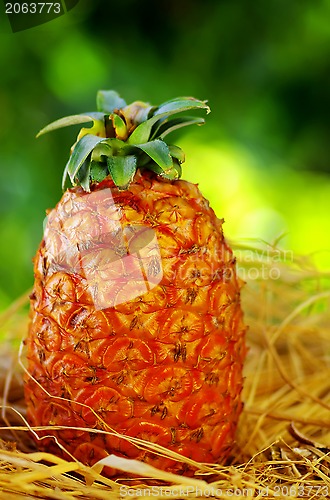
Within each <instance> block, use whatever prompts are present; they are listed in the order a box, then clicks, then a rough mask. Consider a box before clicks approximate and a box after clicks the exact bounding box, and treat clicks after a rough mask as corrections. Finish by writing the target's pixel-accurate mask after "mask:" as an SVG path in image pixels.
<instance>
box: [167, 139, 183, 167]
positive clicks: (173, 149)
mask: <svg viewBox="0 0 330 500" xmlns="http://www.w3.org/2000/svg"><path fill="white" fill-rule="evenodd" d="M168 149H169V150H170V155H171V156H172V158H176V159H177V160H178V162H179V163H184V161H185V154H184V152H183V151H182V149H181V148H179V146H174V145H172V144H171V145H169V147H168Z"/></svg>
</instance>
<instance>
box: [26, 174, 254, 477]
mask: <svg viewBox="0 0 330 500" xmlns="http://www.w3.org/2000/svg"><path fill="white" fill-rule="evenodd" d="M109 189H111V194H112V199H113V201H114V202H115V204H116V207H117V211H116V214H117V215H116V217H117V219H118V217H119V220H120V225H121V227H122V228H123V231H124V232H125V230H126V231H128V232H129V231H131V228H133V233H134V231H135V229H136V227H142V228H144V227H147V228H152V230H153V231H154V232H155V234H156V235H157V241H158V245H159V251H160V255H161V266H162V278H161V280H160V282H159V283H158V284H155V286H154V287H153V288H151V289H150V290H149V291H147V292H146V293H144V294H143V295H140V296H138V297H135V298H133V299H130V300H128V301H126V302H125V301H124V297H125V287H126V288H127V287H129V289H130V291H132V289H134V286H135V282H134V279H132V280H130V282H129V283H128V284H127V282H125V281H120V280H119V282H118V279H117V282H115V281H111V276H110V275H109V274H107V273H109V272H110V273H111V271H107V270H106V269H105V272H104V273H103V275H102V276H101V280H102V281H103V284H105V286H101V293H103V294H104V293H105V295H106V293H107V290H108V293H111V297H112V298H113V297H114V296H116V297H119V295H120V294H122V298H121V299H118V300H117V301H115V302H113V305H112V306H111V307H108V308H105V307H104V306H103V307H95V294H94V295H93V290H94V292H95V290H98V291H99V292H100V287H99V288H97V286H98V285H100V282H99V283H98V284H96V288H94V289H93V287H92V288H90V287H89V286H88V283H87V280H86V275H85V274H84V273H83V272H79V266H77V262H75V263H74V264H73V260H74V259H76V260H77V254H74V255H73V256H72V255H71V254H70V252H68V248H69V247H70V243H71V246H72V247H75V246H77V233H79V235H80V238H81V241H88V240H94V241H98V245H99V248H98V249H96V250H95V248H94V250H93V256H94V257H93V258H94V259H95V255H97V257H98V258H99V256H100V255H101V253H102V249H104V248H105V247H106V246H107V244H108V243H109V242H107V241H102V238H101V237H100V231H99V228H100V227H101V226H102V225H104V223H109V224H110V226H111V217H112V215H111V213H113V205H112V206H111V197H110V201H109V199H108V198H107V197H106V196H103V198H100V200H101V201H100V200H99V201H98V204H97V206H96V205H93V202H92V201H91V197H90V195H89V194H88V193H85V192H84V191H83V190H82V188H80V187H75V188H72V189H70V190H67V191H66V192H65V193H64V195H63V196H62V199H61V200H60V202H59V203H58V204H57V206H56V207H55V208H54V209H53V210H51V211H50V212H49V214H48V222H47V226H46V230H45V234H44V239H43V241H42V242H41V244H40V246H39V249H38V251H37V254H36V256H35V261H34V272H35V284H34V290H33V293H32V295H31V313H30V314H31V321H30V327H29V332H28V335H27V338H26V340H25V344H26V353H27V369H28V372H29V374H30V376H29V375H27V374H26V375H25V398H26V402H27V415H28V421H29V423H30V424H31V425H32V426H48V429H47V430H44V431H38V435H39V436H40V437H43V436H50V435H52V436H55V437H56V440H57V443H58V444H56V441H55V439H52V438H48V437H47V438H45V437H43V439H42V440H41V441H38V447H39V448H41V449H42V448H43V449H45V450H47V451H50V452H53V453H55V454H57V455H62V456H66V457H67V456H68V455H72V456H74V457H75V458H77V459H78V460H80V461H82V462H83V463H85V464H88V465H93V464H94V463H95V462H96V461H98V460H99V459H101V458H103V457H105V456H106V455H108V454H110V453H114V454H116V455H118V456H124V457H129V458H134V459H139V460H143V461H145V462H147V463H150V464H152V465H154V466H156V467H159V468H162V469H166V470H169V471H172V472H177V473H182V474H190V473H192V470H193V468H191V467H190V466H188V465H185V464H182V463H180V462H176V461H174V460H171V459H168V458H165V457H161V456H158V455H156V454H154V453H152V452H151V451H148V450H145V449H139V448H137V447H136V446H135V445H134V444H132V443H130V442H129V441H127V440H125V439H122V438H120V437H119V436H117V435H116V433H122V434H124V435H126V436H130V437H133V438H140V439H144V440H146V441H151V442H153V443H156V444H159V445H161V446H164V447H166V448H168V449H170V450H173V451H175V452H178V453H181V454H183V455H184V456H186V457H189V458H191V459H193V460H196V461H199V462H210V463H214V462H218V463H223V462H224V461H225V460H226V459H227V457H228V455H229V454H230V451H231V449H232V447H233V442H234V436H235V430H236V426H237V422H238V418H239V415H240V413H241V411H242V406H243V405H242V402H241V391H242V386H243V375H242V369H243V361H244V358H245V354H246V347H245V330H246V328H245V326H244V323H243V313H242V309H241V305H240V288H241V282H240V280H239V279H238V278H237V276H236V271H235V259H234V257H233V254H232V251H231V249H230V248H229V246H228V245H227V243H226V241H225V239H224V236H223V232H222V223H223V221H222V220H219V219H218V218H217V217H216V215H215V214H214V212H213V210H212V209H211V208H210V206H209V203H208V201H207V200H206V199H205V198H204V197H203V196H202V194H201V192H200V191H199V189H198V187H197V185H195V184H192V183H189V182H187V181H184V180H176V181H164V180H161V179H160V178H158V177H157V176H156V175H155V174H154V173H151V172H143V173H140V172H139V171H138V172H137V173H136V174H135V177H134V180H133V182H132V183H131V184H130V187H129V189H128V190H125V191H122V190H119V189H118V188H116V187H115V186H114V183H113V181H112V180H111V179H109V178H107V179H105V180H104V181H102V182H101V183H99V184H94V185H93V186H92V193H97V192H99V193H101V192H102V193H106V192H109ZM102 190H103V191H102ZM102 193H101V194H102ZM107 200H108V201H107ZM77 206H78V207H79V214H78V215H79V217H78V215H77V213H74V209H73V207H77ZM109 207H110V209H109ZM118 214H119V216H118ZM77 217H78V218H79V220H78V222H77ZM117 222H118V220H117ZM110 233H111V231H110ZM110 233H108V234H110ZM111 234H112V236H113V237H114V238H116V237H117V235H115V233H114V232H112V233H111ZM112 245H113V248H115V249H116V251H117V253H118V254H120V245H118V246H117V247H116V242H112ZM99 250H100V253H99ZM54 255H59V256H60V257H59V258H58V259H54ZM78 256H79V259H81V255H80V254H78ZM83 258H86V259H88V258H89V254H88V248H87V251H86V252H85V254H84V257H83ZM91 260H93V259H91ZM99 262H100V261H99V260H97V259H96V265H99ZM116 262H117V261H116ZM119 262H120V261H119ZM153 263H154V260H152V259H151V260H150V259H149V261H148V262H147V264H148V266H147V270H148V272H149V273H150V275H152V273H153V272H154V273H155V274H157V272H158V273H159V268H157V266H155V265H153ZM92 264H93V262H92ZM94 265H95V262H94ZM73 271H75V272H73ZM107 283H108V284H109V287H110V288H108V289H107ZM104 290H105V291H104ZM128 297H129V295H128ZM105 300H106V296H105V298H104V297H103V303H104V301H105ZM31 377H32V378H31ZM49 426H68V427H71V426H72V427H77V428H79V430H74V429H59V430H56V429H51V430H50V429H49ZM84 428H89V429H95V430H97V429H98V430H101V431H108V432H113V433H115V434H114V435H109V434H107V433H102V432H88V431H84ZM64 450H66V452H67V454H68V455H66V452H65V451H64Z"/></svg>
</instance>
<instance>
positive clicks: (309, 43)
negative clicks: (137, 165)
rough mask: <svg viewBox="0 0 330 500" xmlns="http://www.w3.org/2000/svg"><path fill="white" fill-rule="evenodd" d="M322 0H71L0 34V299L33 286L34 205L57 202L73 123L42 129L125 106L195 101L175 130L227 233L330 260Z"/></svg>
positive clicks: (329, 9)
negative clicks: (190, 122)
mask: <svg viewBox="0 0 330 500" xmlns="http://www.w3.org/2000/svg"><path fill="white" fill-rule="evenodd" d="M329 19H330V2H329V1H328V0H314V1H313V2H311V1H307V0H290V1H289V2H287V1H284V0H269V1H267V2H266V1H265V0H255V1H254V2H247V1H245V0H219V1H216V0H214V1H213V0H204V1H203V2H197V1H196V0H182V1H180V2H178V1H175V0H168V1H166V2H165V1H160V2H152V1H142V0H141V1H140V2H136V1H133V0H126V1H124V0H123V1H121V2H118V3H115V2H114V1H112V2H104V1H102V0H93V2H91V1H87V0H81V1H80V2H79V3H78V4H77V6H76V7H74V8H73V9H72V10H71V11H69V12H67V13H66V14H65V15H64V16H62V17H60V18H58V19H56V20H53V21H51V22H49V23H46V24H43V25H40V26H37V27H35V28H31V29H28V30H26V31H21V32H17V33H12V32H11V29H10V25H9V22H8V20H7V19H6V17H5V15H3V16H2V17H1V21H0V33H1V45H0V67H1V77H0V79H1V80H0V81H1V85H0V110H1V126H0V144H1V152H0V158H1V168H0V191H1V193H0V213H1V218H0V237H1V245H0V307H2V306H4V305H6V304H8V303H10V301H11V300H12V299H13V298H15V297H16V296H17V295H19V294H21V293H24V291H25V290H26V289H28V288H29V287H30V286H31V285H32V281H33V272H32V257H33V254H34V252H35V249H36V247H37V245H38V243H39V241H40V239H41V236H42V222H43V218H44V216H45V209H46V208H48V207H53V206H54V205H55V204H56V202H57V200H58V199H59V197H60V196H61V189H60V185H61V176H62V170H63V168H64V165H65V163H66V160H67V156H68V153H69V148H70V146H71V144H72V143H73V142H74V140H75V136H76V131H75V130H73V129H64V130H61V131H57V132H54V133H53V134H50V135H48V136H45V137H43V138H41V139H38V140H35V134H36V133H37V131H38V130H39V129H40V128H42V127H43V126H44V125H45V124H47V123H48V122H50V121H53V120H55V119H56V118H59V117H61V116H64V115H68V114H76V113H79V112H83V111H88V110H92V109H94V108H95V95H96V91H97V89H100V88H105V89H111V88H112V89H115V90H117V91H118V92H119V93H120V94H121V95H122V96H123V97H124V98H125V99H126V101H127V102H130V101H133V100H137V99H138V100H145V101H149V102H151V103H153V104H159V103H161V102H163V101H165V100H167V99H170V98H172V97H175V96H178V95H193V96H195V97H198V98H200V99H208V100H209V104H210V106H211V108H212V113H211V114H210V115H209V117H208V118H207V125H206V126H204V127H202V128H196V129H191V130H189V131H188V130H187V132H186V133H185V135H184V136H183V135H181V134H178V135H177V136H175V139H176V142H177V143H178V144H179V145H180V146H182V147H183V148H184V150H185V152H186V156H187V160H186V165H185V166H184V175H183V176H184V178H187V179H190V180H192V181H194V182H198V183H199V184H200V187H201V189H202V191H203V193H204V194H205V196H206V197H207V198H209V199H210V202H211V205H212V206H213V208H214V209H215V211H216V212H217V214H218V216H219V217H224V218H225V220H226V226H225V227H226V234H227V236H228V237H229V238H231V239H235V238H239V237H242V238H245V237H248V238H249V237H254V238H255V237H259V238H264V239H266V240H268V241H273V240H275V239H276V238H278V237H279V235H280V234H281V233H286V236H285V237H284V239H283V242H282V244H283V245H285V246H286V247H287V248H290V249H292V250H293V251H294V252H299V253H311V252H319V251H321V252H319V254H318V261H319V262H320V264H321V265H327V264H328V263H329V252H328V250H329V248H330V244H329V230H330V222H329V207H330V203H329V198H330V178H329V174H330V164H329V154H328V141H329V137H328V132H329V130H328V129H329V127H328V116H329V109H330V103H329V88H330V58H329V55H330V23H329Z"/></svg>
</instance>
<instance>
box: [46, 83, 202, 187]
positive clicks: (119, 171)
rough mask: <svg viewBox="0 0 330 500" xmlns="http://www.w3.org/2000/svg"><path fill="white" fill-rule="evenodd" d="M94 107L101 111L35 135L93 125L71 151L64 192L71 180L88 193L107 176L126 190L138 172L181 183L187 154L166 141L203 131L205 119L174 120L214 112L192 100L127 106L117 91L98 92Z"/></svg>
mask: <svg viewBox="0 0 330 500" xmlns="http://www.w3.org/2000/svg"><path fill="white" fill-rule="evenodd" d="M96 103H97V109H98V111H93V112H91V113H83V114H79V115H72V116H66V117H64V118H60V119H59V120H56V121H55V122H52V123H50V124H49V125H47V126H46V127H44V128H43V129H42V130H40V132H39V133H38V135H37V137H39V136H40V135H42V134H45V133H47V132H51V131H52V130H55V129H58V128H62V127H67V126H69V125H77V124H82V123H87V122H93V124H92V126H91V127H90V128H82V129H81V130H80V132H79V134H78V137H77V141H76V142H75V144H74V145H73V146H72V148H71V155H70V158H69V160H68V162H67V164H66V166H65V169H64V173H63V180H62V188H63V189H64V187H65V183H66V179H67V177H69V178H70V181H71V183H72V185H74V186H76V185H80V186H81V187H82V188H83V189H84V190H85V191H90V185H91V183H93V182H101V181H102V180H103V179H105V178H106V177H107V176H109V175H110V176H111V178H112V180H113V182H114V183H115V185H116V186H117V187H118V188H119V189H126V188H127V187H128V186H129V184H130V182H131V181H132V179H133V177H134V174H135V172H136V170H137V169H138V168H140V169H143V168H147V169H149V170H152V171H154V172H156V173H157V174H158V175H160V176H161V177H163V178H165V179H169V180H175V179H179V178H180V176H181V163H183V162H184V160H185V157H184V152H183V151H182V149H180V148H179V147H178V146H174V145H170V144H168V143H167V141H166V140H165V138H167V135H168V134H169V133H170V132H172V131H173V130H176V129H179V128H181V127H185V126H187V125H192V124H197V125H202V124H203V123H204V119H203V118H196V117H191V116H186V115H185V116H180V117H174V118H173V115H177V114H178V113H182V112H185V111H191V110H196V109H205V110H206V112H207V113H209V112H210V108H209V107H208V105H207V104H206V101H199V100H198V99H194V98H193V97H178V98H176V99H172V100H170V101H167V102H164V103H163V104H161V105H160V106H151V105H150V104H148V103H144V102H141V101H135V102H133V103H132V104H128V105H127V104H126V102H125V101H124V99H122V98H121V97H120V96H119V95H118V94H117V92H114V91H113V90H100V91H98V93H97V99H96Z"/></svg>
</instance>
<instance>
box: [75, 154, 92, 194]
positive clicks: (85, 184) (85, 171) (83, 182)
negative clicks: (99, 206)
mask: <svg viewBox="0 0 330 500" xmlns="http://www.w3.org/2000/svg"><path fill="white" fill-rule="evenodd" d="M91 156H92V155H91V154H89V155H88V156H87V158H86V160H85V161H84V163H83V164H82V165H81V167H80V169H79V170H78V172H77V178H78V182H79V184H80V186H81V187H82V188H83V189H84V190H85V191H87V192H89V191H90V187H89V182H90V170H91Z"/></svg>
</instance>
